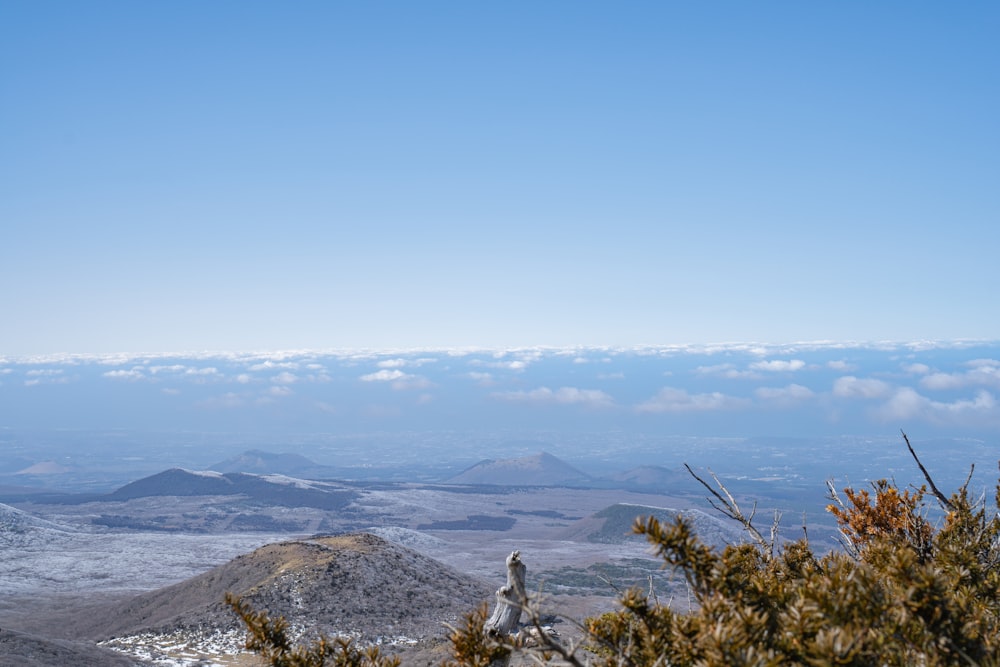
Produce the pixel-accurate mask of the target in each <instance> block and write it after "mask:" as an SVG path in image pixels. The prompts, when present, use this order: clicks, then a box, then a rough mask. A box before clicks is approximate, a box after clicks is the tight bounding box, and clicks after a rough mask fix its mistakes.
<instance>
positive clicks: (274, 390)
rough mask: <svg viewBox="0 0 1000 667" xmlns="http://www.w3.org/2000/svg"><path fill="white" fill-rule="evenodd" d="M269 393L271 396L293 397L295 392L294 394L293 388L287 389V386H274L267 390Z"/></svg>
mask: <svg viewBox="0 0 1000 667" xmlns="http://www.w3.org/2000/svg"><path fill="white" fill-rule="evenodd" d="M267 393H268V394H269V395H271V396H291V395H292V393H293V392H292V389H291V387H287V386H280V387H278V386H273V387H270V388H269V389H268V390H267Z"/></svg>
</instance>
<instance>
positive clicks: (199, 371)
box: [184, 366, 219, 376]
mask: <svg viewBox="0 0 1000 667" xmlns="http://www.w3.org/2000/svg"><path fill="white" fill-rule="evenodd" d="M218 374H219V369H218V368H215V367H213V366H207V367H205V368H189V369H187V370H186V371H184V375H202V376H206V375H218Z"/></svg>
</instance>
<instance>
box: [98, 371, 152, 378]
mask: <svg viewBox="0 0 1000 667" xmlns="http://www.w3.org/2000/svg"><path fill="white" fill-rule="evenodd" d="M102 375H103V376H104V377H106V378H111V379H113V380H142V379H144V378H145V377H146V375H145V373H143V372H142V370H140V369H138V368H133V369H131V370H127V371H126V370H121V369H119V370H115V371H108V372H107V373H102Z"/></svg>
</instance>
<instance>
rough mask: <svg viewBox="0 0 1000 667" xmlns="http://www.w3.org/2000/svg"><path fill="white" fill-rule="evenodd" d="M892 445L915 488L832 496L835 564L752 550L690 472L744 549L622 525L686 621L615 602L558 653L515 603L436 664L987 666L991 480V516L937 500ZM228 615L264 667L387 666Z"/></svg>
mask: <svg viewBox="0 0 1000 667" xmlns="http://www.w3.org/2000/svg"><path fill="white" fill-rule="evenodd" d="M903 439H904V441H905V443H906V446H907V447H908V448H909V450H910V453H911V454H912V455H913V459H914V461H915V462H916V464H917V465H918V466H919V468H920V470H921V472H922V473H923V475H924V478H925V480H926V484H925V485H923V486H921V487H919V488H908V489H900V488H898V486H897V485H896V483H895V482H894V481H891V480H885V479H883V480H878V481H876V482H874V483H872V485H871V487H870V488H865V489H852V488H847V489H845V490H844V491H843V496H841V495H840V494H839V493H837V491H836V490H835V489H834V488H833V486H832V485H831V487H830V492H831V494H830V498H831V504H830V505H829V506H828V508H827V509H828V510H829V511H830V512H831V513H832V514H833V515H834V516H835V517H836V519H837V522H838V524H839V527H840V531H841V536H842V543H843V547H844V549H843V550H842V551H837V552H833V553H830V554H827V555H823V556H818V555H816V554H814V553H813V551H812V550H811V548H810V546H809V543H808V538H807V536H806V535H805V534H803V537H802V538H801V539H799V540H797V541H790V542H782V541H780V540H779V537H778V535H777V531H776V526H777V517H776V519H775V523H774V526H773V527H772V529H771V531H770V535H769V537H765V536H764V535H763V534H762V533H761V532H760V531H759V530H758V528H757V526H756V525H755V524H754V522H753V519H754V512H753V511H752V510H751V511H750V512H749V514H747V513H745V512H744V511H743V510H742V509H741V508H740V506H739V505H738V503H737V502H736V500H735V499H734V498H733V496H732V495H731V494H730V493H729V492H728V491H727V489H726V488H725V486H724V485H723V484H722V483H721V482H719V480H718V479H717V478H715V479H714V481H715V485H714V486H713V485H711V484H709V483H707V482H706V481H705V480H703V479H702V478H701V477H698V476H697V475H696V474H695V473H694V472H693V471H692V474H695V477H696V478H697V479H698V480H699V481H700V482H701V483H702V484H703V485H704V486H705V487H706V489H708V491H709V492H710V493H711V494H712V499H710V502H711V503H712V505H713V506H714V507H716V509H718V510H719V511H721V512H722V513H723V514H725V515H727V516H729V517H730V518H732V519H734V520H736V521H739V522H740V523H741V524H743V527H744V528H745V529H746V531H747V533H748V535H749V536H750V538H751V541H750V542H748V543H746V544H741V545H731V546H728V547H726V548H725V549H724V550H722V551H718V550H715V549H712V548H710V547H708V546H706V545H705V544H703V543H702V542H701V541H700V540H699V539H698V537H697V536H696V535H695V534H694V532H693V531H692V528H691V526H690V524H689V523H688V522H687V521H685V519H684V518H683V517H682V516H678V518H677V519H676V521H674V522H670V523H661V522H660V521H658V520H657V519H656V518H655V517H648V518H639V519H637V520H636V523H635V526H634V530H635V531H636V532H637V533H640V534H642V535H645V536H646V538H647V539H648V540H649V542H650V544H651V545H652V546H653V547H654V549H655V550H656V552H657V554H658V555H659V557H660V558H661V559H662V561H663V563H664V565H665V566H666V567H669V568H672V569H673V570H674V571H675V572H677V573H679V575H680V576H683V578H684V580H685V581H686V583H687V586H688V589H689V591H690V595H691V597H692V598H693V600H694V601H695V602H696V604H695V605H693V608H692V609H690V610H687V611H677V610H675V609H672V608H671V607H670V606H668V605H666V604H663V603H661V602H660V601H658V600H657V599H656V597H655V595H652V592H651V591H648V592H643V591H640V590H636V589H633V590H629V591H627V592H625V593H623V594H622V595H621V597H620V605H621V609H620V610H618V611H615V612H611V613H607V614H604V615H602V616H600V617H597V618H592V619H587V620H586V621H584V622H583V628H584V630H585V631H586V632H585V636H586V640H585V642H584V643H582V644H580V645H572V644H563V643H561V642H560V641H559V640H558V639H557V638H556V637H554V636H553V635H552V634H551V633H549V632H548V631H547V630H546V628H545V627H543V625H542V624H541V622H540V618H541V615H540V611H539V609H538V601H537V600H533V599H524V600H522V606H523V608H524V611H525V612H526V613H527V618H528V623H527V626H528V627H527V628H526V629H525V630H524V631H522V632H521V633H519V634H517V635H514V636H494V635H493V633H490V632H487V631H486V628H487V620H486V618H487V617H486V610H485V608H483V609H480V610H476V611H475V612H473V613H471V614H470V615H469V616H468V617H467V618H466V620H465V624H464V625H463V626H462V627H461V628H458V629H455V630H454V631H453V632H452V634H451V642H452V658H451V660H450V661H449V663H448V664H449V665H452V666H455V667H457V666H466V667H486V666H487V665H491V664H494V665H496V664H503V663H504V662H506V660H507V659H509V657H510V656H511V655H513V654H515V653H518V652H521V653H524V654H526V655H527V656H528V657H531V658H534V659H535V660H537V661H539V662H545V661H549V660H558V661H562V662H565V663H569V664H572V665H578V666H582V665H606V666H609V667H610V666H612V665H615V666H618V665H629V666H633V667H649V666H653V665H657V666H659V665H704V666H716V665H718V666H723V665H746V666H754V667H768V666H777V665H810V666H814V667H824V666H827V665H829V666H833V665H858V666H860V665H899V666H904V665H922V666H926V667H936V666H943V665H980V666H987V665H998V666H1000V569H998V565H1000V513H998V510H1000V482H998V485H997V488H996V493H995V496H994V500H993V502H992V503H987V502H986V501H985V498H978V499H977V498H971V497H970V495H969V489H968V485H969V479H971V471H970V475H969V479H966V481H965V483H964V484H963V485H962V486H961V487H960V488H959V489H958V490H957V491H955V492H954V493H952V494H951V495H950V496H949V495H945V494H944V493H942V492H941V491H940V490H939V489H938V488H937V486H936V485H935V484H934V481H933V479H932V478H931V476H930V474H929V473H928V472H927V471H926V470H925V469H924V467H923V465H922V464H921V462H920V460H919V458H918V457H917V455H916V453H915V452H914V451H913V448H912V447H910V442H909V439H908V438H907V437H906V434H903ZM689 470H690V469H689ZM713 478H714V476H713ZM931 516H934V517H935V518H934V519H933V520H932V519H931V518H930V517H931ZM229 602H230V604H231V606H233V608H234V609H235V610H236V612H237V613H238V614H239V615H240V616H241V618H242V619H243V620H244V622H245V623H246V625H247V627H248V630H249V635H248V636H249V639H248V644H247V646H248V648H251V649H252V650H255V651H256V652H258V653H260V654H261V655H263V656H264V657H265V658H266V659H267V661H268V663H269V664H270V665H272V666H273V667H321V666H327V665H337V666H348V665H351V666H358V667H362V666H372V667H387V666H389V665H395V664H398V660H397V659H396V658H389V657H386V656H384V655H380V654H379V652H378V650H377V649H366V650H361V649H358V648H356V647H354V646H353V645H351V644H350V643H349V642H347V641H339V640H332V641H331V640H321V641H320V642H318V643H316V644H313V645H311V646H307V647H293V646H292V645H291V643H290V642H289V640H288V637H287V635H286V634H285V627H284V625H283V621H282V620H281V619H270V618H269V617H268V616H267V615H266V614H264V613H260V612H255V611H253V610H251V609H249V608H248V607H247V606H246V605H244V604H243V603H242V602H240V601H239V600H237V599H234V598H229ZM528 630H530V632H528Z"/></svg>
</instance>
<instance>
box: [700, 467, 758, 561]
mask: <svg viewBox="0 0 1000 667" xmlns="http://www.w3.org/2000/svg"><path fill="white" fill-rule="evenodd" d="M684 467H685V468H687V471H688V472H689V473H690V474H691V476H692V477H694V478H695V479H696V480H698V481H699V482H700V483H701V485H702V486H704V487H705V488H706V489H708V492H709V493H711V494H712V495H713V496H715V498H716V500H718V501H719V502H720V503H722V507H720V506H718V505H716V504H715V503H714V502H712V499H711V498H708V504H709V505H711V506H712V507H713V508H715V509H716V511H718V512H720V513H722V514H724V515H725V516H728V517H729V518H730V519H734V520H736V521H739V522H740V523H741V524H743V528H744V529H745V530H746V531H747V532H748V533H749V534H750V537H752V538H753V540H754V541H755V542H756V543H757V544H758V545H759V546H760V548H761V549H763V550H764V552H765V553H766V554H767V555H768V557H770V556H771V555H773V554H774V542H773V541H772V542H771V543H770V544H769V543H768V541H767V540H765V539H764V536H763V535H761V534H760V531H759V530H757V528H756V527H755V526H754V525H753V517H754V515H755V514H756V513H757V503H756V502H755V503H754V504H753V509H751V510H750V516H749V517H747V516H745V515H744V514H743V512H742V510H740V506H739V503H737V502H736V499H735V498H733V494H731V493H730V492H729V489H727V488H726V485H725V484H723V483H722V482H721V481H720V480H719V477H718V476H717V475H716V474H715V473H714V472H712V471H711V469H709V471H708V473H709V474H710V475H711V476H712V479H714V480H715V483H716V484H717V485H718V486H719V488H720V489H722V492H723V493H725V494H726V497H725V498H723V497H722V495H721V494H720V493H719V492H718V491H716V490H715V489H713V488H712V487H711V486H710V485H709V484H708V482H706V481H705V480H703V479H702V478H701V477H699V476H698V475H697V474H696V473H695V471H694V470H692V469H691V466H689V465H688V464H687V463H685V464H684Z"/></svg>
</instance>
